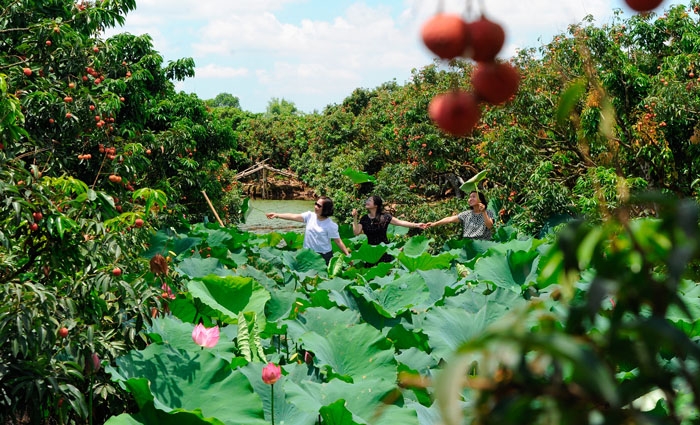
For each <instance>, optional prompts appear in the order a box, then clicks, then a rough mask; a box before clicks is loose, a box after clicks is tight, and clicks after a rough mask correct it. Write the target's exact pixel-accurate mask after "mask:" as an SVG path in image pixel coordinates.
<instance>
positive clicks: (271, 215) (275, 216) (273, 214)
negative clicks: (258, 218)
mask: <svg viewBox="0 0 700 425" xmlns="http://www.w3.org/2000/svg"><path fill="white" fill-rule="evenodd" d="M265 216H267V218H269V219H273V218H277V213H267V214H265Z"/></svg>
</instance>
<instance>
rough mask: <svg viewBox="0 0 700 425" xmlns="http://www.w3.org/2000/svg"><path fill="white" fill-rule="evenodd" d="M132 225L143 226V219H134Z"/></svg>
mask: <svg viewBox="0 0 700 425" xmlns="http://www.w3.org/2000/svg"><path fill="white" fill-rule="evenodd" d="M134 226H136V227H143V220H142V219H140V218H137V219H136V220H134Z"/></svg>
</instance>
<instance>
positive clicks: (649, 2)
mask: <svg viewBox="0 0 700 425" xmlns="http://www.w3.org/2000/svg"><path fill="white" fill-rule="evenodd" d="M625 3H627V6H629V7H630V8H631V9H632V10H634V11H637V12H649V11H650V10H654V9H656V8H657V7H659V5H660V4H661V3H663V0H625Z"/></svg>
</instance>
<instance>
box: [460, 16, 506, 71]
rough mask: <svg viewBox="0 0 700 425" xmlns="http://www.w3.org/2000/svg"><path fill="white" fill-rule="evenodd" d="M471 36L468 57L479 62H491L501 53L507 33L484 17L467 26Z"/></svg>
mask: <svg viewBox="0 0 700 425" xmlns="http://www.w3.org/2000/svg"><path fill="white" fill-rule="evenodd" d="M467 26H468V27H469V33H470V34H471V44H470V46H469V49H468V52H467V56H469V57H471V58H472V59H474V60H475V61H477V62H491V61H493V60H494V59H495V58H496V55H498V52H500V51H501V48H502V47H503V43H504V42H505V40H506V33H505V31H504V30H503V27H502V26H500V25H499V24H497V23H495V22H493V21H490V20H488V19H487V18H486V17H484V16H482V17H481V18H479V19H478V20H476V21H474V22H469V23H468V24H467Z"/></svg>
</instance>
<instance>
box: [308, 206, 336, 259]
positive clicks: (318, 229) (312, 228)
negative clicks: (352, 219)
mask: <svg viewBox="0 0 700 425" xmlns="http://www.w3.org/2000/svg"><path fill="white" fill-rule="evenodd" d="M301 216H302V217H304V223H306V232H305V233H304V248H309V249H313V250H314V251H316V252H318V253H319V254H325V253H327V252H330V251H331V250H332V249H333V248H332V247H331V239H336V238H339V237H340V233H338V225H337V224H335V223H334V222H333V220H331V219H330V218H325V219H323V220H319V219H318V217H316V214H315V213H313V212H311V211H306V212H303V213H301Z"/></svg>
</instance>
